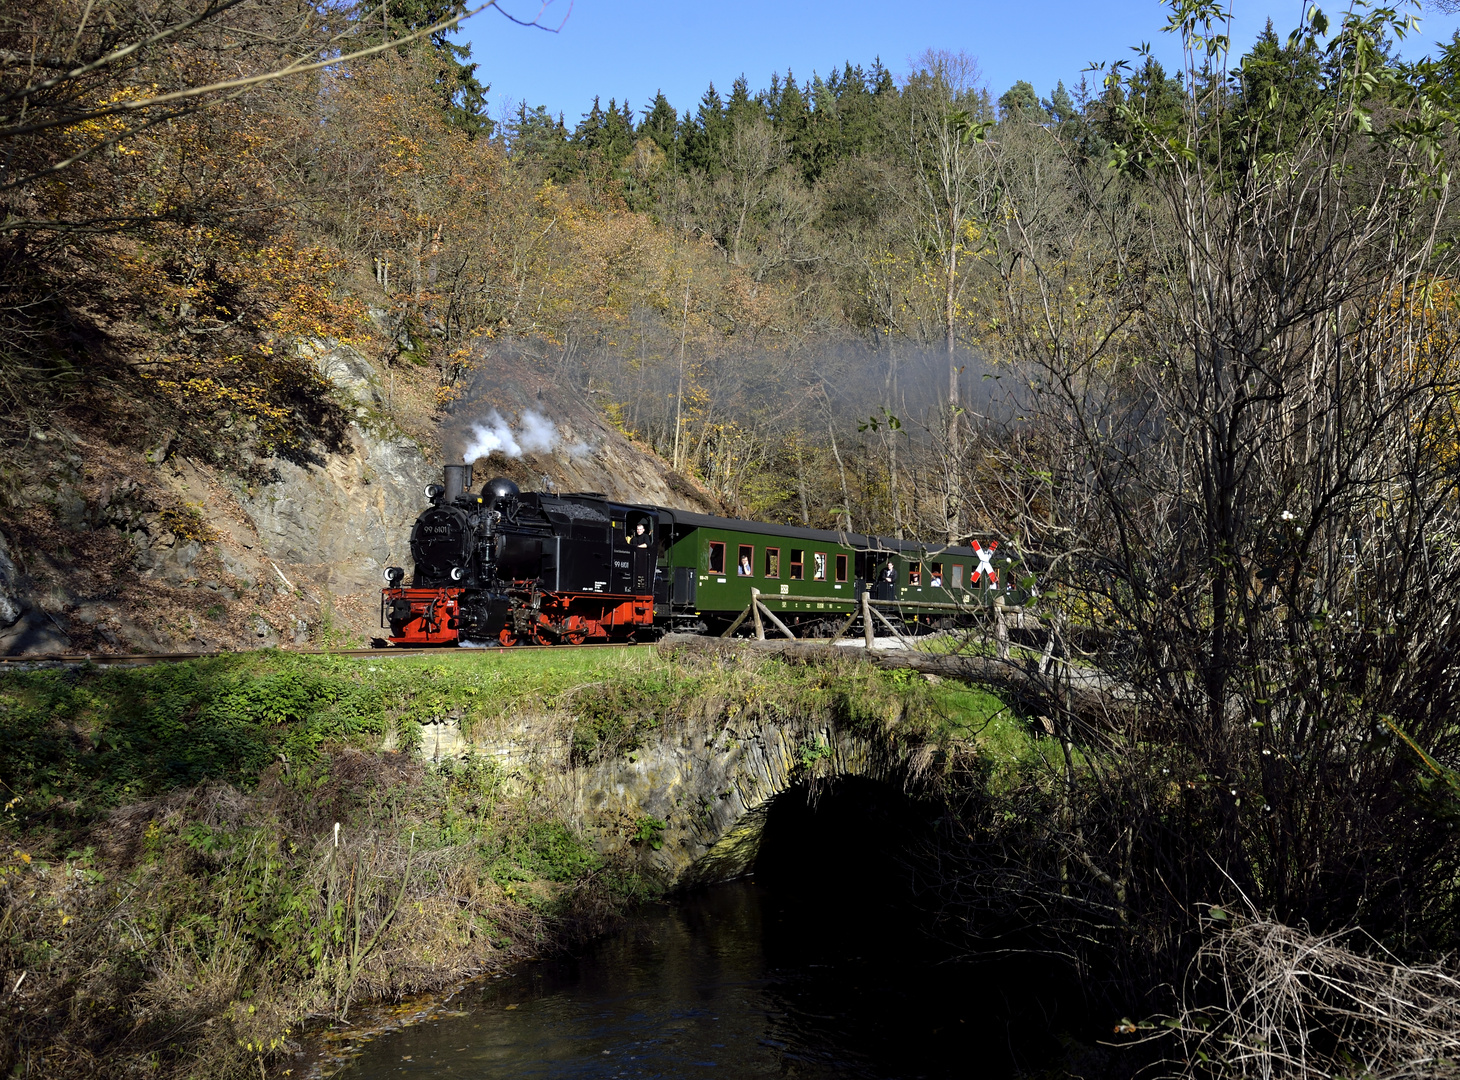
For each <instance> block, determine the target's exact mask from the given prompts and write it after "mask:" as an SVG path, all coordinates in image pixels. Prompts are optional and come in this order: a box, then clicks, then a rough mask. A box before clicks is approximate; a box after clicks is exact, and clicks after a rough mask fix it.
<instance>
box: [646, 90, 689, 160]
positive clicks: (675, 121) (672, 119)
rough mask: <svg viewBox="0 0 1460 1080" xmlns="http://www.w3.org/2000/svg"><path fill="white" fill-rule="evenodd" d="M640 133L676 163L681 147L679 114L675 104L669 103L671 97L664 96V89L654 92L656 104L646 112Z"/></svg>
mask: <svg viewBox="0 0 1460 1080" xmlns="http://www.w3.org/2000/svg"><path fill="white" fill-rule="evenodd" d="M638 135H639V136H640V137H641V138H648V139H650V140H652V141H653V143H654V145H655V146H657V147H659V149H660V150H663V151H664V156H665V157H666V158H668V159H669V161H670V162H671V163H676V162H677V159H678V154H677V153H676V151H677V150H678V149H679V146H678V143H679V114H678V113H677V112H675V111H674V106H672V105H670V104H669V99H668V98H666V97H665V96H664V91H663V90H658V91H656V92H655V94H654V104H653V105H651V106H650V107H649V108H648V109H647V110H646V111H645V113H644V122H643V123H642V124H640V125H639V130H638Z"/></svg>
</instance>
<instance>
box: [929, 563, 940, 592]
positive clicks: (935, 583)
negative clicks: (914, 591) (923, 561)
mask: <svg viewBox="0 0 1460 1080" xmlns="http://www.w3.org/2000/svg"><path fill="white" fill-rule="evenodd" d="M928 584H929V585H931V586H932V587H933V588H935V589H941V588H942V587H943V564H942V563H940V562H935V563H934V564H933V579H932V580H931V581H929V582H928Z"/></svg>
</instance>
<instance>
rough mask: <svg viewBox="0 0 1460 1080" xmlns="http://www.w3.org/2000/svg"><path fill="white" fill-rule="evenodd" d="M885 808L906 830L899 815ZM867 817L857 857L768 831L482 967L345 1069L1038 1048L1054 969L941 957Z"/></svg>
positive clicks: (639, 1069) (983, 1060) (879, 1058)
mask: <svg viewBox="0 0 1460 1080" xmlns="http://www.w3.org/2000/svg"><path fill="white" fill-rule="evenodd" d="M863 794H864V795H865V793H863ZM858 801H859V804H860V805H861V806H862V807H864V808H866V807H868V806H869V805H870V803H869V800H867V799H866V798H862V799H860V800H858ZM835 810H836V808H835V806H822V807H820V808H819V810H818V808H817V807H814V806H813V807H807V808H803V809H798V810H796V811H795V813H796V814H797V815H800V819H801V820H798V821H795V822H793V824H794V825H795V829H794V832H791V831H787V830H786V829H783V830H782V835H783V837H785V836H791V835H796V836H799V837H800V838H801V839H802V840H805V839H807V837H808V836H812V837H813V838H814V834H815V832H816V829H815V827H814V826H815V824H816V823H815V821H813V820H812V818H813V817H819V818H821V820H822V822H823V823H825V822H827V821H829V820H832V819H829V818H827V817H826V815H827V814H828V813H833V814H834V812H835ZM808 815H809V816H808ZM841 824H842V825H845V822H842V823H841ZM864 824H865V822H864ZM887 824H888V825H889V827H895V828H896V830H897V831H898V833H899V835H900V836H901V837H902V838H903V839H904V840H905V839H906V836H907V828H908V823H907V822H906V821H900V820H897V818H896V815H895V814H894V815H893V816H892V817H891V818H889V819H888V820H887ZM807 829H810V830H811V832H810V833H807V831H806V830H807ZM875 833H876V830H875V829H873V830H871V832H870V833H869V832H866V831H864V832H862V833H860V834H853V835H860V837H861V839H862V841H863V842H864V844H863V847H862V849H861V852H860V855H861V859H860V861H851V860H849V859H848V855H847V852H846V851H843V850H837V849H838V848H839V846H840V845H838V844H832V843H829V842H828V843H826V844H821V845H818V846H817V847H816V848H815V849H814V850H815V851H816V852H817V853H818V854H819V856H821V857H819V858H812V857H809V856H808V855H807V854H806V849H805V848H801V849H800V851H801V855H800V856H799V857H797V855H796V850H797V849H796V848H795V847H793V846H790V845H783V846H782V848H781V851H782V857H781V858H777V857H776V844H775V843H771V841H772V840H773V839H774V838H773V837H771V836H769V835H768V837H767V840H768V844H767V853H768V855H769V856H771V858H770V861H769V864H768V865H767V866H765V867H763V868H762V869H761V870H758V875H759V876H760V877H761V881H760V882H759V883H757V882H752V881H739V882H731V883H729V884H725V885H720V886H716V887H713V888H709V889H706V890H703V891H701V892H698V893H695V894H693V895H690V896H687V897H684V898H682V899H680V900H678V901H677V902H674V903H670V904H662V905H655V906H653V907H651V908H649V909H647V910H645V911H643V912H642V913H640V914H639V916H638V917H636V918H635V919H634V920H633V921H632V922H631V923H630V924H629V925H628V926H627V927H626V928H625V929H624V930H622V931H621V932H619V933H617V934H615V935H612V936H611V937H609V938H608V939H606V940H604V941H601V942H599V943H597V944H596V945H595V946H594V947H592V948H591V949H590V950H588V951H587V952H586V954H585V955H583V956H582V957H581V958H579V959H576V960H564V961H553V962H541V963H537V964H533V965H530V966H528V967H527V968H526V969H524V970H523V971H521V972H519V973H518V974H516V975H514V976H510V977H503V978H499V979H495V980H492V981H489V982H488V983H487V984H485V985H484V986H483V987H481V988H480V989H479V990H477V991H474V992H472V993H470V994H468V995H466V997H465V999H459V1000H458V1005H459V1006H460V1009H461V1012H462V1015H458V1016H450V1017H443V1018H441V1019H439V1020H438V1021H436V1022H433V1023H431V1024H427V1025H424V1026H422V1027H419V1028H415V1029H411V1030H407V1031H404V1032H401V1033H399V1034H396V1035H393V1036H390V1037H388V1038H385V1039H382V1040H381V1041H379V1042H377V1043H375V1044H373V1045H372V1046H370V1047H369V1048H368V1049H367V1051H366V1052H365V1054H364V1056H363V1057H362V1058H360V1059H359V1060H357V1061H356V1062H355V1063H354V1064H353V1065H352V1066H351V1067H350V1068H349V1069H348V1070H347V1071H346V1073H345V1074H344V1075H345V1076H347V1077H350V1078H351V1080H367V1078H368V1080H379V1078H385V1077H392V1078H394V1077H482V1078H487V1077H491V1078H498V1077H552V1078H560V1077H561V1078H566V1077H604V1078H608V1077H623V1078H626V1080H627V1078H638V1077H712V1076H713V1077H758V1076H778V1077H783V1076H804V1077H822V1076H838V1077H877V1078H884V1077H885V1078H893V1077H897V1078H917V1077H924V1078H927V1080H935V1078H936V1080H943V1078H951V1077H970V1076H989V1077H999V1076H1011V1075H1015V1074H1016V1073H1020V1072H1024V1071H1026V1070H1030V1069H1038V1068H1041V1067H1045V1066H1048V1065H1051V1064H1054V1063H1055V1058H1056V1057H1057V1056H1058V1053H1059V1041H1058V1040H1057V1039H1056V1037H1055V1036H1054V1035H1053V1034H1052V1033H1053V1032H1056V1031H1059V1030H1061V1029H1062V1028H1063V1027H1064V1026H1068V1025H1067V1024H1066V1023H1065V1022H1064V1021H1063V1020H1062V1019H1061V1017H1060V1015H1059V1013H1058V1010H1057V1009H1056V1007H1055V1005H1054V1002H1055V999H1056V998H1057V995H1052V994H1051V993H1049V991H1050V989H1051V988H1052V987H1053V986H1055V985H1056V980H1057V979H1059V978H1060V976H1059V975H1058V973H1056V972H1052V971H1049V970H1044V969H1041V968H1040V966H1039V965H1038V964H1035V963H1032V962H1030V961H1029V960H1027V959H1020V960H1017V961H1015V962H1014V963H1012V964H1009V963H1005V964H1003V965H991V964H977V965H975V964H969V963H964V962H954V961H952V960H950V958H949V956H948V955H947V953H946V951H945V950H944V949H943V948H942V947H940V946H938V945H937V944H936V943H935V942H934V941H932V939H930V938H929V937H927V936H926V935H925V934H924V933H922V931H921V930H920V929H919V924H920V921H921V920H919V919H918V918H917V917H916V914H915V912H914V911H913V909H912V908H911V907H910V906H909V905H908V904H907V902H906V898H905V897H900V896H899V893H898V890H897V889H896V888H890V889H889V888H888V887H886V886H887V885H888V884H889V883H890V882H891V883H895V882H896V880H897V877H896V875H895V873H892V872H891V867H890V865H889V866H875V865H869V863H868V861H867V859H868V853H869V850H871V849H870V848H868V847H867V846H866V844H865V841H867V839H868V837H869V835H872V836H875ZM838 835H845V834H844V832H843V831H842V830H841V829H838ZM823 839H825V838H823ZM837 867H840V868H843V869H844V870H846V871H847V872H842V873H838V872H836V869H835V868H837ZM878 883H880V885H881V886H882V887H874V885H876V884H878Z"/></svg>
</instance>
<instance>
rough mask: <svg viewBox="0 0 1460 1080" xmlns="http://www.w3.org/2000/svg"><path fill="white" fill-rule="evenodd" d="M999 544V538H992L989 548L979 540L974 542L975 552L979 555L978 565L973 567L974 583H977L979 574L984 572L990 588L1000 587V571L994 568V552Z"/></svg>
mask: <svg viewBox="0 0 1460 1080" xmlns="http://www.w3.org/2000/svg"><path fill="white" fill-rule="evenodd" d="M998 546H999V542H998V541H997V540H990V541H989V546H988V547H987V548H984V547H983V546H982V545H981V544H979V542H978V541H977V540H975V541H974V542H973V553H974V554H975V555H977V556H978V565H977V566H975V567H974V568H973V584H975V585H977V584H978V576H979V574H984V575H986V579H987V582H988V587H989V588H991V589H993V588H997V587H998V584H999V572H998V571H997V570H995V569H994V552H995V551H996V550H997V549H998Z"/></svg>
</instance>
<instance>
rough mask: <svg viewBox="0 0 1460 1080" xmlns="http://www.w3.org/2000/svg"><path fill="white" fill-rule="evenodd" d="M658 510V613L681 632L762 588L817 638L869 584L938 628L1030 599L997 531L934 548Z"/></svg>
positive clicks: (729, 614) (716, 618) (735, 610)
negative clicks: (972, 612) (976, 610)
mask: <svg viewBox="0 0 1460 1080" xmlns="http://www.w3.org/2000/svg"><path fill="white" fill-rule="evenodd" d="M656 509H657V513H658V515H659V520H660V527H659V537H658V544H657V548H658V572H657V574H656V583H655V584H656V587H655V616H656V621H658V619H661V618H667V619H668V620H669V621H670V623H671V624H672V625H673V626H675V627H677V628H680V629H685V630H697V631H699V632H705V631H710V632H718V631H720V630H723V629H724V628H725V627H727V626H729V625H730V624H731V623H732V622H733V621H734V620H735V619H736V617H737V616H738V615H739V614H740V613H741V612H743V611H744V610H745V609H746V608H747V607H748V606H749V605H750V602H751V597H752V592H751V590H752V589H754V590H757V591H758V592H759V594H760V599H761V601H762V602H763V603H764V604H765V605H766V607H767V608H768V609H769V610H771V611H773V612H775V613H776V614H777V615H778V616H779V617H780V618H781V619H782V620H783V621H784V622H785V623H786V624H787V625H788V626H790V627H792V628H793V629H795V630H796V632H797V634H798V635H800V634H805V635H811V636H814V635H815V634H816V633H817V632H819V631H821V630H826V631H828V632H830V629H831V628H832V627H834V626H835V625H837V624H838V623H840V622H841V621H843V620H844V619H845V618H846V617H847V616H848V615H849V614H851V613H852V611H853V610H854V609H855V608H856V607H857V606H858V605H860V603H861V593H862V592H863V590H869V591H870V592H871V594H872V599H873V600H879V601H887V602H892V603H895V604H896V612H895V613H896V614H897V615H900V616H901V618H902V621H903V622H904V623H908V624H917V623H921V624H925V625H933V626H948V625H953V624H954V623H956V622H958V621H959V619H960V617H966V616H967V614H968V612H967V609H969V608H973V607H977V606H981V605H986V604H992V603H994V602H996V601H997V600H998V598H1001V597H1002V598H1003V602H1005V603H1008V604H1022V603H1024V602H1025V600H1026V599H1027V594H1026V592H1025V590H1024V589H1023V588H1022V587H1021V580H1020V578H1021V576H1022V575H1021V574H1020V572H1019V568H1018V566H1017V564H1016V562H1015V560H1014V558H1013V557H1012V555H1013V553H1012V552H1011V551H1009V550H1008V547H1007V545H1004V547H1003V549H1002V550H1001V544H1000V541H999V540H998V539H996V538H988V539H982V538H979V539H975V540H972V541H970V543H969V545H967V546H963V545H951V544H950V545H929V544H924V543H920V542H917V541H912V540H896V539H892V538H890V537H884V536H865V535H862V534H859V533H846V532H840V531H832V530H826V529H805V528H799V527H796V526H789V525H768V524H765V523H763V522H756V521H738V520H734V519H731V518H721V517H712V516H710V515H707V514H695V513H689V512H687V511H682V510H666V509H665V508H663V507H658V508H656ZM948 605H956V606H957V608H958V609H961V610H955V609H954V608H952V607H949V606H948Z"/></svg>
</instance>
